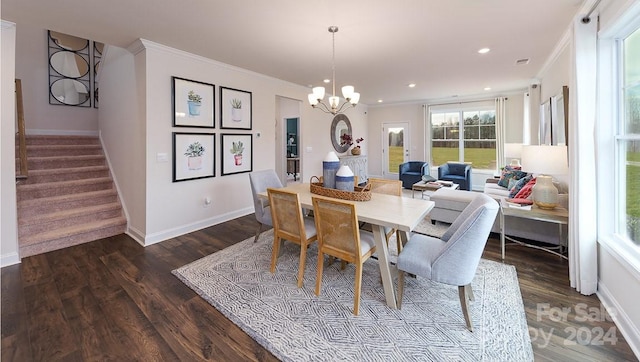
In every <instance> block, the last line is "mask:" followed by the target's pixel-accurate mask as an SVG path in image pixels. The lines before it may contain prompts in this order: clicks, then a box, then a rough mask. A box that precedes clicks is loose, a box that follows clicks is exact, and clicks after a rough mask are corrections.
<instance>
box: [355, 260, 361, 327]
mask: <svg viewBox="0 0 640 362" xmlns="http://www.w3.org/2000/svg"><path fill="white" fill-rule="evenodd" d="M360 290H362V264H360V263H358V264H357V265H356V283H355V286H354V293H353V314H354V315H358V313H359V312H360Z"/></svg>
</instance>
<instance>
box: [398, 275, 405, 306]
mask: <svg viewBox="0 0 640 362" xmlns="http://www.w3.org/2000/svg"><path fill="white" fill-rule="evenodd" d="M403 293H404V272H403V271H402V270H398V301H397V304H398V309H402V294H403Z"/></svg>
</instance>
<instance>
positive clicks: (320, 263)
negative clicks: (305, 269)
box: [316, 250, 324, 295]
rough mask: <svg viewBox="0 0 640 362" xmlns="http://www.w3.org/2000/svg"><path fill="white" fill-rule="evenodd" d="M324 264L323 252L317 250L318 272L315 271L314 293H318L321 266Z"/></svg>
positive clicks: (320, 283) (320, 280) (320, 281)
mask: <svg viewBox="0 0 640 362" xmlns="http://www.w3.org/2000/svg"><path fill="white" fill-rule="evenodd" d="M323 264H324V254H323V253H322V251H320V250H318V272H317V273H316V295H320V286H321V285H322V266H323Z"/></svg>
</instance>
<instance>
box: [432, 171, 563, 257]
mask: <svg viewBox="0 0 640 362" xmlns="http://www.w3.org/2000/svg"><path fill="white" fill-rule="evenodd" d="M498 182H499V179H498V178H491V179H488V180H487V181H486V182H485V186H484V193H485V194H486V195H488V196H491V197H492V198H494V199H495V200H496V201H498V202H500V200H501V199H504V198H508V197H510V196H512V195H510V194H509V193H510V190H509V189H508V188H507V187H504V186H501V185H500V184H498ZM556 187H558V191H559V193H560V206H562V207H565V208H566V207H567V204H568V200H569V198H568V194H567V186H566V184H563V183H558V184H556ZM477 195H478V192H474V191H463V190H450V189H445V188H442V189H439V190H437V191H436V192H434V193H433V194H432V195H431V196H430V199H431V201H434V202H435V207H434V208H433V210H432V211H431V214H430V216H431V220H432V222H436V221H441V222H445V223H453V221H454V220H455V219H456V218H457V217H458V215H460V213H461V212H462V210H463V209H464V208H465V207H466V206H467V205H468V204H469V202H471V200H473V199H474V198H475V197H476V196H477ZM505 225H506V230H505V234H506V235H508V236H513V237H516V238H523V239H528V240H533V241H538V242H543V243H547V244H553V245H563V246H566V235H567V226H566V225H563V226H562V228H563V232H562V234H560V232H559V229H558V225H557V224H553V223H548V222H544V221H538V220H529V219H523V218H518V217H510V216H506V219H505ZM491 231H492V232H494V233H500V217H499V215H498V217H496V220H495V221H494V223H493V227H492V229H491ZM561 235H562V237H563V238H564V240H561V239H560V238H561Z"/></svg>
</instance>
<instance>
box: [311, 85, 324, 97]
mask: <svg viewBox="0 0 640 362" xmlns="http://www.w3.org/2000/svg"><path fill="white" fill-rule="evenodd" d="M313 95H314V96H315V97H316V99H318V100H320V99H324V87H314V88H313Z"/></svg>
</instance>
